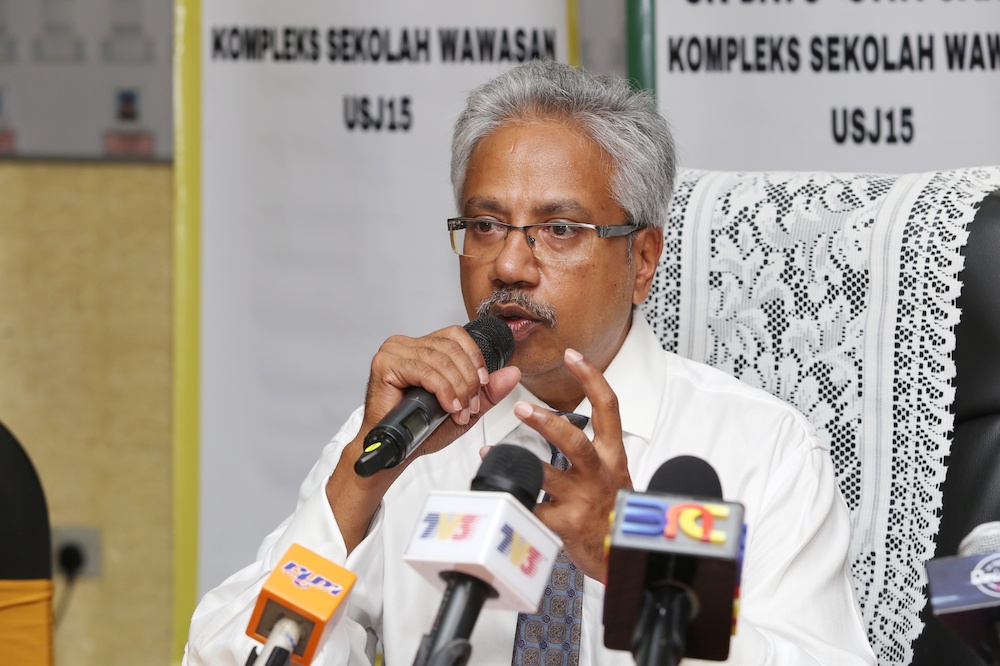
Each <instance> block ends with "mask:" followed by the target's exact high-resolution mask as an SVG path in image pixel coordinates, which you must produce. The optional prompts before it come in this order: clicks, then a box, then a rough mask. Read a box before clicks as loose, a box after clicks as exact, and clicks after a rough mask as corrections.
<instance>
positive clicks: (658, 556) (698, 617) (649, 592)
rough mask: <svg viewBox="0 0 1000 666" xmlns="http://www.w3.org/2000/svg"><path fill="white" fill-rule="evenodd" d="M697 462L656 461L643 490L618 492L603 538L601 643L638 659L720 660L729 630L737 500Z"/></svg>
mask: <svg viewBox="0 0 1000 666" xmlns="http://www.w3.org/2000/svg"><path fill="white" fill-rule="evenodd" d="M721 498H722V487H721V485H720V483H719V477H718V475H717V474H716V473H715V470H714V469H712V466H711V465H709V464H708V463H707V462H705V461H704V460H701V459H700V458H696V457H694V456H679V457H677V458H672V459H671V460H668V461H666V462H665V463H663V464H662V465H661V466H660V468H659V469H658V470H657V471H656V473H655V474H654V475H653V478H652V480H651V481H650V483H649V489H648V490H647V492H645V493H640V492H635V491H629V490H621V491H619V492H618V497H617V498H616V500H615V508H614V512H613V513H612V522H611V533H610V535H609V539H608V580H607V585H606V589H605V593H604V645H605V646H607V647H609V648H611V649H615V650H629V651H631V652H632V654H633V655H634V656H635V658H636V664H640V665H641V666H646V665H652V664H656V665H661V664H671V665H672V664H677V663H678V662H680V660H681V659H682V658H684V657H691V658H694V659H706V660H710V661H724V660H726V659H727V658H728V657H729V641H730V637H731V636H732V634H733V633H734V631H735V614H736V608H737V605H738V604H737V599H738V597H739V577H740V569H741V564H742V559H743V552H742V551H743V540H744V527H743V514H744V510H743V506H742V505H741V504H739V503H736V502H724V501H722V499H721Z"/></svg>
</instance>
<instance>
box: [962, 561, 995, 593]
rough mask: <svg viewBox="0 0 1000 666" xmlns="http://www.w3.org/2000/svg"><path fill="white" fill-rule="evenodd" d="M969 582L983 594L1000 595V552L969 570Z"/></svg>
mask: <svg viewBox="0 0 1000 666" xmlns="http://www.w3.org/2000/svg"><path fill="white" fill-rule="evenodd" d="M969 582H970V583H972V584H973V585H975V586H976V587H977V588H979V591H980V592H982V593H983V594H988V595H990V596H991V597H1000V554H997V553H994V554H992V555H990V556H988V557H985V558H983V559H982V560H980V561H979V562H978V563H977V564H976V566H975V567H973V569H972V571H970V572H969Z"/></svg>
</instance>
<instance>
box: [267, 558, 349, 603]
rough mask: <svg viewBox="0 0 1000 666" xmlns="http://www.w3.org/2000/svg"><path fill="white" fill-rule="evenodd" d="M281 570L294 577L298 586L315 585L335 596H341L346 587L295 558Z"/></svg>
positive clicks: (306, 587) (293, 579) (308, 586)
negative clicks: (303, 564)
mask: <svg viewBox="0 0 1000 666" xmlns="http://www.w3.org/2000/svg"><path fill="white" fill-rule="evenodd" d="M281 570H282V571H283V572H285V575H287V576H288V577H289V578H291V579H292V582H294V583H295V585H296V586H298V587H301V588H303V589H308V588H310V587H315V588H316V589H318V590H322V591H323V592H326V593H327V594H329V595H330V596H333V597H336V596H339V595H340V593H341V592H343V591H344V588H343V587H342V586H341V585H339V584H337V583H334V582H333V581H332V580H330V579H329V578H326V577H324V576H320V575H319V574H317V573H315V572H313V571H311V570H310V569H308V568H306V567H304V566H302V565H301V564H299V563H298V562H296V561H295V560H290V561H289V562H288V564H286V565H285V566H283V567H282V568H281Z"/></svg>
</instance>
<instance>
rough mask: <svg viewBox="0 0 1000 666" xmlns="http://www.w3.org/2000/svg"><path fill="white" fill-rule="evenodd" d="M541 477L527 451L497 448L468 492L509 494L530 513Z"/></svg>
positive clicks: (539, 467)
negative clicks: (485, 491)
mask: <svg viewBox="0 0 1000 666" xmlns="http://www.w3.org/2000/svg"><path fill="white" fill-rule="evenodd" d="M477 321H478V320H477ZM504 327H505V328H506V325H504ZM543 475H544V472H543V471H542V462H541V461H540V460H539V459H538V458H536V457H535V454H533V453H532V452H531V451H528V450H527V449H524V448H521V447H520V446H514V445H513V444H497V445H496V446H494V447H493V448H492V449H491V450H490V452H489V454H487V456H486V458H485V459H484V460H483V464H482V465H480V466H479V470H478V471H477V472H476V476H475V478H474V479H472V486H471V489H472V490H494V491H500V492H505V493H510V494H511V495H513V496H514V498H515V499H516V500H517V501H518V502H520V503H521V504H522V505H524V508H526V509H527V510H528V511H532V510H533V509H534V508H535V504H536V503H537V502H538V493H539V492H540V491H541V489H542V477H543Z"/></svg>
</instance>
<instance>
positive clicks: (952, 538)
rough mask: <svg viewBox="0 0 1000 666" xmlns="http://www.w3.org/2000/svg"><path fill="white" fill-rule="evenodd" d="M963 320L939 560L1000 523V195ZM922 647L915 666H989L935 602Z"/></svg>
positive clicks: (965, 297) (969, 254) (965, 276)
mask: <svg viewBox="0 0 1000 666" xmlns="http://www.w3.org/2000/svg"><path fill="white" fill-rule="evenodd" d="M961 278H962V295H961V296H959V299H958V306H959V308H960V309H961V311H962V318H961V320H960V321H959V324H958V326H956V327H955V402H954V404H953V406H952V409H953V411H954V413H955V435H954V440H953V442H952V445H951V455H950V456H949V458H948V476H947V477H946V479H945V482H944V486H943V487H942V498H941V501H942V513H941V528H940V531H939V532H938V536H937V553H936V556H937V557H946V556H949V555H955V554H956V552H957V550H958V544H959V543H960V542H961V541H962V539H963V538H965V536H966V535H967V534H968V533H969V532H970V531H971V530H972V529H973V528H974V527H975V526H976V525H979V524H981V523H985V522H989V521H994V520H1000V304H998V302H997V295H998V294H1000V191H998V192H994V193H993V194H991V195H990V196H988V197H986V199H985V200H984V201H983V204H982V206H981V207H980V209H979V212H977V213H976V218H975V219H974V220H973V222H972V224H971V225H970V226H969V241H968V244H967V245H966V246H965V268H964V269H963V270H962V273H961ZM922 617H923V620H924V631H923V633H922V634H921V635H920V637H919V638H918V639H917V640H916V642H915V643H914V655H913V657H914V658H913V664H914V666H938V665H939V664H948V665H949V666H981V665H982V663H983V661H982V660H981V659H980V658H979V657H978V656H977V655H976V654H975V653H974V652H973V651H972V649H971V648H969V647H967V646H966V645H965V644H964V643H963V642H962V641H961V640H959V638H958V636H957V635H955V634H954V633H953V632H952V631H951V630H950V629H948V628H947V627H945V626H944V625H943V624H941V623H940V622H939V621H937V620H936V619H934V617H933V615H932V613H931V609H930V604H928V605H927V607H926V608H925V609H924V613H923V616H922Z"/></svg>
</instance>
